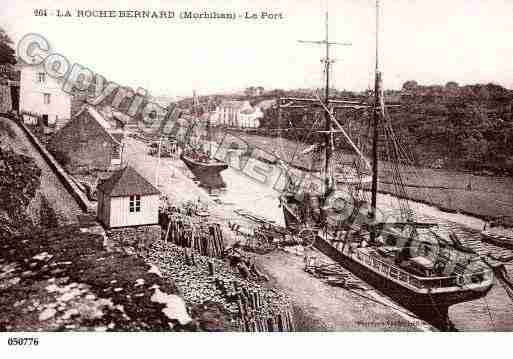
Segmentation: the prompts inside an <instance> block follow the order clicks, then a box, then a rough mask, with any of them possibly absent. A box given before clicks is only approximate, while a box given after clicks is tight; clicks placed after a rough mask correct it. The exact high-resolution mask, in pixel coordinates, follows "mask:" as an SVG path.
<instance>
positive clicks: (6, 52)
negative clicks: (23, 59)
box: [0, 27, 16, 65]
mask: <svg viewBox="0 0 513 359" xmlns="http://www.w3.org/2000/svg"><path fill="white" fill-rule="evenodd" d="M12 43H13V42H12V40H11V38H10V37H9V35H7V33H6V32H5V30H4V29H3V28H1V27H0V65H4V64H10V65H14V64H15V63H16V57H15V55H14V50H13V49H12V47H11V45H12Z"/></svg>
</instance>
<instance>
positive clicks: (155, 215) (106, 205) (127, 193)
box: [97, 166, 160, 228]
mask: <svg viewBox="0 0 513 359" xmlns="http://www.w3.org/2000/svg"><path fill="white" fill-rule="evenodd" d="M97 194H98V219H99V220H100V221H101V222H102V223H103V224H104V225H105V226H106V227H107V228H117V227H129V226H142V225H152V224H158V220H159V197H160V191H159V190H158V189H157V188H156V187H155V186H153V185H152V184H151V183H150V182H148V181H147V180H146V179H145V178H144V177H143V176H141V175H140V174H139V173H138V172H137V171H136V170H134V169H133V168H132V167H129V166H127V167H125V168H123V169H121V170H119V171H117V172H115V173H114V174H113V175H112V176H111V177H109V178H108V179H107V180H105V181H103V182H102V183H100V184H99V185H98V187H97Z"/></svg>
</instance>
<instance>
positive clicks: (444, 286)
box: [279, 1, 494, 330]
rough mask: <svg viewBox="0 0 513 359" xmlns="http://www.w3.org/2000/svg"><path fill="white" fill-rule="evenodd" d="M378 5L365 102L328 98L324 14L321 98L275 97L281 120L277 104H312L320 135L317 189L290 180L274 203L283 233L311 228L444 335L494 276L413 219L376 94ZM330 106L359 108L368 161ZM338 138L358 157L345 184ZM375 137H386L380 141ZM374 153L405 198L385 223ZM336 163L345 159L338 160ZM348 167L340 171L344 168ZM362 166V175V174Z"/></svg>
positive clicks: (334, 254) (348, 264)
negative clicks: (453, 314) (371, 80)
mask: <svg viewBox="0 0 513 359" xmlns="http://www.w3.org/2000/svg"><path fill="white" fill-rule="evenodd" d="M379 8H380V7H379V1H376V67H375V86H374V92H373V100H372V101H365V102H360V103H355V102H354V101H341V100H334V99H330V98H329V73H330V65H331V64H332V63H333V60H331V59H330V55H329V49H330V46H332V45H336V44H337V43H335V42H330V41H329V40H328V14H327V13H326V38H325V40H323V41H316V42H313V43H315V44H322V45H324V46H325V47H326V57H325V58H324V59H323V63H324V66H325V67H324V75H325V79H324V81H325V83H324V85H325V93H324V99H322V98H321V96H319V95H317V94H316V98H314V99H311V100H309V101H307V100H301V101H291V99H289V98H282V99H280V101H279V106H280V107H279V116H280V117H281V113H282V111H284V109H286V106H287V105H285V107H282V105H283V104H290V103H294V107H300V106H303V107H304V108H312V106H314V105H315V106H317V108H320V111H322V113H323V114H324V116H323V117H324V126H323V128H322V129H321V130H319V131H316V132H317V133H319V134H320V136H319V135H317V136H318V137H322V138H323V144H322V145H319V146H318V148H319V149H321V150H322V151H323V152H324V153H323V161H322V162H323V164H322V168H320V173H321V178H320V181H318V183H316V186H311V185H305V184H298V183H295V182H294V179H293V178H292V177H293V176H291V177H290V178H289V182H288V187H287V188H286V190H285V191H283V193H282V195H281V196H280V205H281V206H282V208H283V214H284V220H285V224H286V227H287V229H288V230H290V231H293V232H295V233H301V231H305V229H310V231H311V233H313V235H311V237H313V240H312V243H313V245H314V246H315V247H316V248H317V249H318V250H320V251H321V252H323V253H324V254H326V255H327V256H329V257H331V258H332V259H333V260H335V261H336V262H338V263H339V264H341V265H342V266H343V267H345V268H346V269H348V270H350V271H351V272H353V273H354V274H356V275H357V276H358V277H360V278H361V279H362V280H364V281H366V282H367V283H369V284H370V285H372V286H373V287H374V288H376V289H377V290H379V291H381V292H382V293H384V294H385V295H387V296H389V297H390V298H392V299H394V300H395V301H396V302H398V303H399V304H401V305H402V306H403V307H405V308H407V309H409V310H410V311H411V312H413V313H414V314H416V315H418V316H419V317H420V318H422V319H424V320H426V321H427V322H428V323H431V324H432V325H434V326H436V327H438V328H440V329H444V330H447V329H451V328H452V324H451V322H450V320H449V317H448V310H449V307H450V306H451V305H454V304H457V303H461V302H465V301H470V300H475V299H478V298H482V297H484V296H486V295H487V293H488V291H489V290H490V289H491V288H492V286H493V283H494V273H493V270H492V269H491V268H490V267H489V266H488V265H487V263H486V262H485V261H484V260H483V259H482V258H481V257H480V256H478V255H477V254H476V253H474V252H473V251H472V250H470V249H468V248H465V247H464V246H463V245H461V243H460V242H459V240H458V239H457V238H455V234H454V233H444V232H443V230H442V227H441V226H440V227H438V226H437V224H436V223H423V222H418V221H416V217H415V213H414V212H413V211H412V210H411V208H410V207H409V205H408V201H407V200H405V198H406V197H407V196H406V195H405V192H404V191H405V190H404V187H402V186H401V185H402V181H401V169H402V168H404V166H405V165H406V164H408V161H406V160H405V159H404V158H405V157H407V156H406V155H405V152H404V150H403V148H402V147H401V144H400V143H398V139H397V136H396V135H395V133H394V132H393V127H392V126H391V119H390V116H389V115H388V112H387V110H386V106H385V103H384V100H383V94H382V81H381V72H380V70H379V60H378V59H379V57H378V55H379V52H378V49H379V48H378V34H379V26H378V25H379ZM303 42H304V41H303ZM337 108H343V109H351V110H354V111H364V112H365V111H366V113H367V115H368V117H369V121H367V123H368V124H369V126H368V129H369V131H368V132H369V133H368V136H369V140H370V141H367V142H370V143H369V147H370V148H368V149H369V150H370V151H369V152H370V157H371V160H370V161H369V159H368V158H367V157H366V156H365V154H364V151H363V149H362V148H359V147H358V146H356V144H355V143H354V141H352V139H351V138H350V136H349V135H348V133H347V132H346V131H345V130H344V127H343V126H342V125H341V124H340V122H339V120H337V118H336V116H335V111H336V109H337ZM362 116H363V115H362ZM362 122H363V121H362ZM340 135H342V136H343V139H344V140H345V143H346V145H348V146H349V147H350V148H352V149H353V151H354V152H355V154H356V157H357V158H358V160H357V161H354V162H353V166H352V167H353V168H354V170H350V171H346V172H345V174H344V175H342V176H340V175H339V176H338V177H339V179H340V178H341V177H342V178H345V179H344V180H342V181H340V180H339V181H337V180H336V177H337V173H336V164H334V162H336V158H334V157H336V155H337V153H338V154H340V151H335V145H334V138H335V136H340ZM380 136H381V137H384V138H385V140H384V141H383V140H382V141H380ZM357 142H358V143H359V141H357ZM381 142H383V143H381ZM378 145H380V146H381V147H380V148H381V150H380V148H378ZM383 147H384V149H383ZM381 152H384V153H386V154H388V157H387V160H386V161H382V162H383V163H382V164H381V165H380V167H383V166H385V165H387V166H389V167H390V168H391V172H392V178H393V179H394V183H395V184H396V185H397V191H398V192H397V193H399V194H404V195H403V196H397V200H398V201H399V202H400V203H399V204H400V206H399V210H396V211H395V212H394V213H393V215H392V216H390V215H388V217H392V219H388V220H387V213H386V211H384V210H381V211H380V209H378V208H377V194H378V189H379V188H378V169H379V167H378V162H379V158H378V157H379V156H378V155H379V154H380V153H381ZM339 157H340V155H339ZM342 157H343V156H342ZM352 158H354V154H353V156H352ZM339 160H341V161H342V162H344V159H343V158H342V159H341V158H339ZM317 162H318V161H317ZM347 162H348V161H346V162H345V163H344V164H343V167H348V166H349V167H351V165H348V164H347ZM349 163H351V161H349ZM282 166H284V165H283V164H282ZM362 169H365V170H366V171H367V173H362V172H364V171H361V170H362ZM287 170H288V169H287ZM289 173H290V172H289ZM369 173H370V178H369ZM369 187H370V188H369ZM369 192H370V201H369Z"/></svg>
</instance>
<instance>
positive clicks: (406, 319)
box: [126, 138, 513, 331]
mask: <svg viewBox="0 0 513 359" xmlns="http://www.w3.org/2000/svg"><path fill="white" fill-rule="evenodd" d="M126 158H127V162H128V163H129V164H130V165H131V166H133V167H134V168H135V169H137V171H139V172H140V173H141V174H142V175H143V176H145V177H146V178H147V179H148V180H149V181H151V182H152V183H155V181H156V174H157V163H158V159H157V158H156V157H153V156H150V155H149V154H148V147H147V144H145V143H143V142H141V141H139V140H136V139H133V138H129V139H128V140H127V147H126ZM158 168H159V170H158V179H157V181H158V187H159V189H160V190H161V191H162V192H163V194H166V195H167V196H168V198H169V199H170V200H171V201H176V202H178V203H179V202H185V201H198V199H199V200H200V201H201V202H202V203H206V204H208V206H209V212H210V220H212V221H214V222H216V223H219V224H220V226H221V228H222V230H223V233H224V237H225V240H226V241H227V242H228V243H227V244H230V242H233V241H234V240H235V239H236V238H234V235H233V233H232V232H231V231H230V229H229V227H228V223H229V222H231V223H233V222H237V223H238V224H240V225H241V226H247V227H251V226H253V225H254V223H253V222H251V221H249V220H246V219H244V218H243V217H241V216H239V215H237V214H236V213H235V212H234V210H235V209H237V208H242V209H245V210H248V211H252V212H253V213H256V214H258V215H261V216H265V217H267V218H270V219H273V220H276V221H277V222H278V223H280V221H281V218H280V213H281V211H280V209H279V208H278V201H277V199H276V198H277V193H276V192H274V190H273V189H272V188H268V187H266V186H264V185H261V184H260V183H257V182H256V181H254V180H252V179H251V178H249V177H247V176H245V175H244V174H241V173H240V172H238V171H236V170H235V169H232V168H229V169H227V170H226V171H224V172H223V174H222V175H223V178H224V180H225V181H226V183H227V186H228V187H227V189H226V191H224V192H220V193H218V194H217V196H215V199H216V201H214V200H213V197H212V196H211V195H209V194H208V193H207V192H206V191H205V190H204V189H202V188H200V187H198V186H197V184H196V183H195V182H194V181H193V180H192V179H191V177H190V174H189V173H188V171H187V170H186V168H185V166H184V165H183V163H182V162H181V161H180V160H176V159H169V158H161V159H160V166H158ZM390 200H391V198H390V196H387V195H382V196H380V197H379V202H380V204H381V205H384V206H386V205H387V204H388V203H389V202H390ZM414 209H415V210H417V211H422V213H423V214H424V215H426V216H431V217H436V218H437V219H440V220H442V221H444V222H445V223H447V224H448V225H450V226H453V227H454V228H457V229H458V230H459V231H460V232H461V231H463V232H465V233H467V232H468V233H473V232H475V231H476V228H479V226H480V225H481V223H480V222H479V220H475V219H472V218H471V217H467V216H460V217H461V218H460V217H458V215H454V214H452V215H449V214H445V213H443V212H440V211H438V210H436V209H435V208H432V207H429V206H426V205H418V206H416V207H414ZM472 226H474V227H475V228H474V229H472ZM467 229H468V231H467ZM316 255H317V256H318V257H319V258H321V259H322V260H324V259H326V258H322V256H321V255H320V254H316ZM254 260H255V262H256V263H257V264H258V265H259V266H260V268H262V269H263V270H264V271H265V272H266V274H267V276H268V277H269V278H270V285H272V286H274V287H276V288H278V289H281V290H282V291H284V292H285V293H286V294H287V295H288V296H289V297H290V299H291V301H292V303H293V305H294V318H295V322H296V323H295V324H296V325H295V328H296V330H311V331H316V330H318V331H321V330H330V331H344V330H345V331H369V330H376V331H384V330H395V331H397V330H404V331H411V330H416V331H418V330H432V329H433V328H431V327H430V326H429V325H427V324H426V323H424V322H422V321H421V320H419V319H418V318H416V317H414V316H413V315H411V314H410V313H408V312H407V311H406V310H404V309H402V308H401V307H400V306H398V305H397V304H396V303H393V302H391V301H390V300H389V299H388V298H386V297H384V296H383V295H381V294H380V293H379V292H377V291H375V290H373V289H367V290H365V291H354V290H346V289H343V288H338V287H333V286H330V285H328V284H326V283H325V282H324V281H322V280H320V279H318V278H315V277H313V276H311V275H310V274H308V273H306V272H305V271H304V270H303V269H304V262H303V256H302V254H301V253H298V254H295V253H290V252H286V251H281V250H278V251H274V252H272V253H270V254H266V255H254ZM326 260H327V259H326ZM449 315H450V319H451V321H452V322H453V324H454V325H455V326H456V329H458V330H464V331H472V330H505V329H510V328H512V327H513V306H512V304H511V301H510V300H509V298H508V297H507V295H506V292H505V290H504V288H502V287H501V286H500V285H498V284H496V285H495V287H494V289H493V290H492V291H491V292H490V293H489V294H488V296H487V297H486V298H485V299H484V300H479V301H474V302H469V303H462V304H459V305H456V306H453V307H451V310H450V313H449Z"/></svg>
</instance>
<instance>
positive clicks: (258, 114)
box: [239, 107, 264, 128]
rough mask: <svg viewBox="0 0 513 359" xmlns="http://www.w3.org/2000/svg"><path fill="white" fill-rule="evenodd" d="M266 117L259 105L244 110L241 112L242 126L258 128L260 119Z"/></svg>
mask: <svg viewBox="0 0 513 359" xmlns="http://www.w3.org/2000/svg"><path fill="white" fill-rule="evenodd" d="M262 117H264V114H263V112H262V110H260V108H259V107H255V108H251V109H247V110H243V111H241V112H240V121H239V127H240V128H258V127H260V119H261V118H262Z"/></svg>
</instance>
